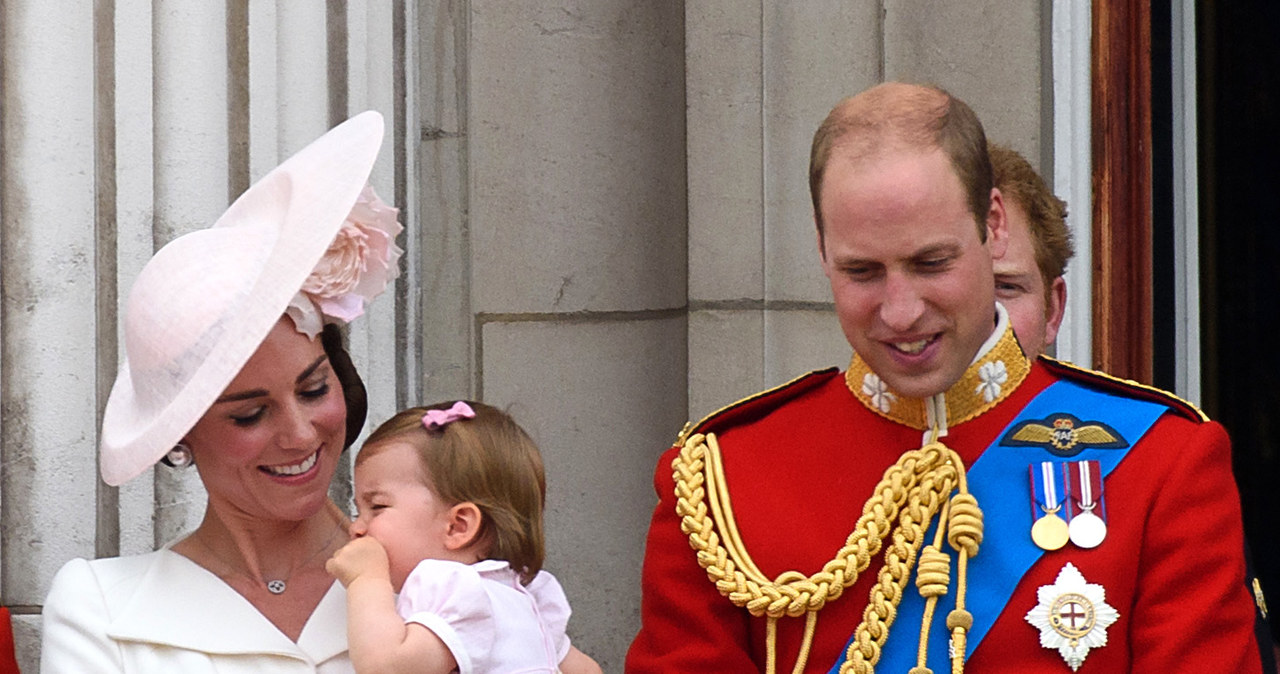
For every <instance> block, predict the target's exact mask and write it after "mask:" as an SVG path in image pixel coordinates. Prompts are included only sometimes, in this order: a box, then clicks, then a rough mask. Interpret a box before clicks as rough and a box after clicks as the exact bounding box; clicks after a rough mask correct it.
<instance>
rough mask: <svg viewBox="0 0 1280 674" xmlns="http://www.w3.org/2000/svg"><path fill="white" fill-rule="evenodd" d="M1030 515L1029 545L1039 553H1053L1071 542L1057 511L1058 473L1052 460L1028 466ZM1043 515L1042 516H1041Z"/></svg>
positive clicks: (1059, 502) (1058, 495) (1058, 506)
mask: <svg viewBox="0 0 1280 674" xmlns="http://www.w3.org/2000/svg"><path fill="white" fill-rule="evenodd" d="M1030 468H1031V500H1032V502H1033V503H1034V504H1035V505H1034V506H1033V507H1032V513H1031V514H1032V516H1033V517H1035V518H1036V521H1035V522H1033V523H1032V524H1031V542H1032V543H1035V544H1036V546H1037V547H1039V548H1040V549H1041V550H1057V549H1059V548H1061V547H1062V546H1064V545H1066V544H1067V541H1069V540H1071V533H1070V531H1069V530H1068V527H1067V521H1066V520H1064V519H1062V516H1061V515H1059V514H1058V511H1060V510H1062V499H1061V493H1062V492H1061V490H1060V489H1059V486H1058V472H1057V471H1056V470H1054V468H1055V464H1054V463H1053V462H1052V461H1042V462H1040V463H1033V464H1031V467H1030ZM1041 513H1043V514H1041Z"/></svg>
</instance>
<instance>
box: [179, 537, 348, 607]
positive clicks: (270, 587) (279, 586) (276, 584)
mask: <svg viewBox="0 0 1280 674" xmlns="http://www.w3.org/2000/svg"><path fill="white" fill-rule="evenodd" d="M342 530H343V529H342V526H341V525H339V526H335V527H334V528H333V533H332V534H329V538H327V539H325V542H324V543H323V544H322V545H321V546H320V547H319V548H318V549H316V551H315V552H313V553H311V554H310V555H308V556H307V558H306V559H304V560H302V561H301V562H300V563H299V564H298V565H297V566H295V567H294V570H297V569H301V568H303V567H305V566H306V565H307V564H310V563H311V561H312V560H314V559H315V558H316V557H317V556H319V554H320V553H321V552H324V551H325V550H327V549H328V548H329V546H330V545H333V541H334V539H336V538H337V537H338V532H340V531H342ZM195 539H196V542H197V543H199V544H200V547H202V548H204V549H205V550H208V551H209V554H211V555H213V556H214V558H216V559H217V560H218V561H219V562H222V565H223V566H225V567H227V568H228V569H230V570H231V571H232V572H234V573H239V574H240V575H242V576H245V577H246V578H251V579H253V580H256V581H257V582H259V583H262V584H263V585H264V586H265V587H266V588H267V592H270V593H271V594H273V595H281V594H284V591H285V590H287V589H289V579H290V578H292V577H293V571H290V572H289V575H287V576H285V577H284V578H273V579H271V580H266V579H264V578H261V577H256V578H255V577H254V576H251V575H249V574H248V573H245V572H243V571H237V570H236V567H235V565H234V564H232V563H231V562H229V561H227V559H226V558H225V557H223V556H222V555H220V554H218V552H217V551H216V550H214V549H213V547H212V546H210V545H209V544H208V543H206V542H205V541H204V539H203V538H201V537H199V536H196V537H195Z"/></svg>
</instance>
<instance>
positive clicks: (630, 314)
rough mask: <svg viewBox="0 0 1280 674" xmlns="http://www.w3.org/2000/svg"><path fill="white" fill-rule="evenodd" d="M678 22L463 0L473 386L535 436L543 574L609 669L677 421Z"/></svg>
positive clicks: (681, 273) (626, 631) (682, 281)
mask: <svg viewBox="0 0 1280 674" xmlns="http://www.w3.org/2000/svg"><path fill="white" fill-rule="evenodd" d="M683 19H684V14H683V9H682V7H681V3H673V2H641V3H637V2H624V1H622V0H605V1H599V0H589V1H588V0H580V1H575V2H569V3H549V2H532V3H521V4H518V5H512V4H510V3H505V2H492V1H484V2H480V1H475V2H472V3H471V16H470V26H471V27H470V35H469V39H470V45H469V48H468V50H467V54H468V56H467V58H468V60H469V63H468V68H467V71H468V72H469V73H470V81H469V83H468V87H467V92H468V94H467V95H468V100H467V106H468V114H467V119H468V123H467V128H468V136H467V144H468V148H469V149H468V151H467V157H468V161H469V165H468V175H469V182H468V207H469V225H470V226H469V232H470V242H469V244H470V251H471V254H470V257H469V259H470V261H471V270H470V278H471V286H470V289H469V290H470V298H469V300H468V301H469V302H470V303H471V310H472V315H473V319H474V326H475V327H474V331H475V333H474V340H475V342H474V347H473V349H474V354H475V366H476V371H475V382H476V383H475V391H476V393H477V395H479V396H481V397H483V398H484V399H485V400H487V401H488V402H490V403H492V404H495V405H498V406H500V407H507V408H509V409H510V410H511V412H512V414H513V415H514V416H515V417H516V419H517V421H519V422H520V423H521V424H522V425H524V426H525V427H526V429H528V430H529V432H530V433H531V434H532V435H533V437H534V438H535V440H537V441H538V443H539V445H540V447H541V448H542V452H543V457H544V460H545V463H546V469H547V475H548V478H547V483H548V484H547V551H548V558H547V567H548V568H549V569H550V570H551V571H553V572H554V573H556V574H557V575H558V576H559V577H560V578H562V579H563V582H564V585H565V590H566V592H567V594H568V596H569V599H570V602H571V603H572V605H573V607H574V618H573V620H572V621H571V622H570V629H571V635H572V636H573V638H574V639H575V643H577V644H578V645H579V647H581V648H582V649H583V650H584V651H586V652H587V653H589V654H591V655H593V656H594V657H596V658H597V660H598V661H599V662H600V663H601V665H602V666H603V667H604V668H605V670H606V671H611V672H616V671H621V668H622V657H623V654H624V652H625V650H626V648H627V646H628V645H629V644H630V641H631V638H632V637H633V636H634V634H635V630H636V628H637V627H638V622H637V615H638V611H639V599H640V592H639V583H638V579H639V569H640V559H641V553H642V550H643V537H644V531H645V527H646V524H647V522H648V519H649V515H650V513H651V511H652V505H653V502H654V496H653V490H652V486H651V485H652V482H651V476H652V471H653V466H654V462H655V459H656V457H657V455H658V453H659V452H660V451H661V450H662V449H664V448H665V446H667V445H669V444H670V442H671V440H672V438H673V437H674V434H675V432H676V431H677V430H679V428H680V426H681V424H682V423H683V422H684V416H685V405H686V402H685V398H686V392H685V391H686V378H685V372H686V369H687V368H686V356H685V349H686V347H685V343H686V337H685V312H684V305H685V301H686V300H685V297H686V271H685V269H686V238H685V152H684V121H685V116H684V53H685V50H684V25H683ZM424 318H426V319H427V320H430V317H429V316H426V317H424Z"/></svg>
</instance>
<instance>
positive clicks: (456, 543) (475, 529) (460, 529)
mask: <svg viewBox="0 0 1280 674" xmlns="http://www.w3.org/2000/svg"><path fill="white" fill-rule="evenodd" d="M483 520H484V516H483V515H482V514H481V513H480V507H479V506H477V505H476V504H474V503H472V502H471V501H463V502H462V503H459V504H457V505H455V506H453V507H452V508H450V509H449V514H448V526H449V528H448V531H447V532H446V534H445V539H444V547H445V549H447V550H462V549H464V548H466V547H467V546H468V545H471V544H472V543H474V542H475V541H476V538H477V537H478V536H479V535H480V523H481V522H482V521H483Z"/></svg>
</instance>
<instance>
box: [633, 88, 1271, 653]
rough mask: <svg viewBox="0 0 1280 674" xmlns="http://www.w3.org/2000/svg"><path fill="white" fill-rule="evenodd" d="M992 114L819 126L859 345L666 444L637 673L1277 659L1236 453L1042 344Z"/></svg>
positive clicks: (864, 110) (906, 99) (828, 224)
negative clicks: (1247, 531) (1023, 325)
mask: <svg viewBox="0 0 1280 674" xmlns="http://www.w3.org/2000/svg"><path fill="white" fill-rule="evenodd" d="M991 180H992V179H991V165H990V161H989V158H988V154H987V145H986V140H985V136H984V134H983V132H982V127H981V125H980V123H979V122H978V120H977V118H976V117H975V116H974V115H973V113H972V111H971V110H969V108H968V107H967V106H966V105H964V103H963V102H961V101H959V100H957V99H955V98H953V97H951V96H949V95H948V94H946V93H945V92H942V91H940V90H937V89H932V88H927V87H919V86H912V85H904V84H895V83H890V84H884V85H880V86H878V87H874V88H872V89H870V90H868V91H866V92H863V93H862V94H859V95H858V96H855V97H853V98H851V99H848V100H846V101H843V102H841V103H840V104H839V105H838V106H837V107H836V108H835V109H834V110H833V111H832V112H831V114H830V115H829V116H828V117H827V119H826V121H824V122H823V124H822V126H821V127H820V128H819V130H818V132H817V134H816V135H815V138H814V143H813V151H812V155H811V160H810V189H811V192H812V196H813V202H814V213H815V220H816V222H817V228H818V244H819V252H820V254H821V260H822V267H823V271H824V272H825V273H826V275H827V277H828V279H829V280H830V282H831V288H832V293H833V296H834V298H835V306H836V314H837V317H838V318H839V322H840V325H841V327H842V328H843V330H844V333H845V336H846V337H847V339H848V340H849V343H850V345H852V346H853V349H854V352H855V355H854V359H853V362H852V363H851V364H850V366H849V369H848V370H847V371H845V372H838V371H835V370H828V371H822V372H816V373H812V374H810V375H807V376H805V377H802V378H800V379H797V380H795V381H793V382H791V383H790V384H787V385H785V386H782V387H780V388H777V389H774V390H771V391H766V392H764V393H761V394H759V395H756V396H753V397H751V398H748V399H746V400H744V401H741V402H739V403H737V404H735V405H732V406H730V407H728V408H726V409H724V410H722V411H720V412H717V413H716V414H714V415H712V416H711V417H709V418H707V419H704V420H703V421H701V422H700V423H698V424H697V425H695V426H693V427H692V428H689V429H686V430H685V431H684V432H682V433H681V434H680V437H679V439H678V441H677V443H676V446H675V447H673V448H672V449H671V450H670V451H669V452H668V453H666V454H665V455H664V456H663V458H662V460H661V461H660V462H659V466H658V469H657V474H656V476H655V486H656V488H657V491H658V495H659V498H660V503H659V504H658V507H657V509H656V510H655V513H654V517H653V522H652V524H651V526H650V530H649V538H648V543H647V549H646V553H645V566H644V577H643V592H644V594H643V603H642V607H641V617H642V627H641V630H640V634H639V635H638V636H637V637H636V640H635V642H634V643H633V645H632V648H631V651H630V653H629V654H628V658H627V671H628V672H735V673H737V672H748V671H775V670H777V669H779V668H781V669H782V670H783V671H806V672H822V671H855V672H871V671H874V670H876V669H878V670H879V671H885V672H907V671H910V672H912V673H913V674H922V673H923V672H926V671H933V672H942V671H947V670H952V668H953V667H958V668H963V667H966V666H967V667H969V669H970V671H975V672H989V671H1009V672H1068V671H1083V672H1173V671H1223V672H1226V671H1230V672H1258V671H1260V664H1259V663H1260V660H1259V655H1258V647H1257V642H1256V640H1255V638H1254V635H1253V630H1252V626H1253V599H1252V597H1251V596H1250V594H1249V593H1248V592H1247V591H1246V589H1245V584H1244V573H1245V571H1244V560H1243V556H1242V554H1241V550H1242V534H1241V526H1240V513H1239V502H1238V497H1237V495H1236V489H1235V484H1234V481H1233V479H1232V476H1231V471H1230V464H1229V456H1230V445H1229V442H1228V440H1227V437H1226V435H1225V433H1224V431H1223V430H1222V428H1221V426H1219V425H1218V424H1215V423H1212V422H1208V421H1207V420H1206V419H1204V417H1203V416H1202V415H1200V414H1199V412H1198V411H1197V410H1195V409H1194V408H1192V407H1191V406H1190V405H1187V404H1185V403H1183V402H1181V401H1179V400H1177V399H1176V398H1173V397H1172V396H1169V395H1167V394H1164V393H1162V392H1159V391H1156V390H1153V389H1148V388H1145V387H1140V386H1136V385H1132V384H1128V383H1125V382H1120V381H1116V380H1113V379H1110V378H1108V377H1106V376H1105V375H1101V374H1097V373H1090V372H1085V371H1079V370H1076V369H1074V368H1071V367H1069V366H1066V365H1062V364H1058V363H1054V362H1052V361H1047V360H1040V361H1032V360H1030V359H1028V358H1027V357H1026V356H1025V355H1023V351H1022V349H1021V347H1019V346H1018V343H1017V341H1016V339H1015V337H1014V335H1013V331H1012V330H1011V329H1010V327H1009V320H1008V314H1007V313H1006V312H1005V311H1004V310H1003V309H1001V308H999V307H998V306H997V305H996V303H995V298H994V277H993V273H992V257H993V256H996V257H998V256H1000V255H1001V254H1002V253H1003V252H1004V249H1005V248H1006V247H1007V245H1008V240H1007V237H1008V231H1007V223H1006V213H1005V207H1004V203H1003V200H1002V197H1001V195H1000V192H999V191H998V190H996V189H994V188H993V187H992V182H991Z"/></svg>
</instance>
